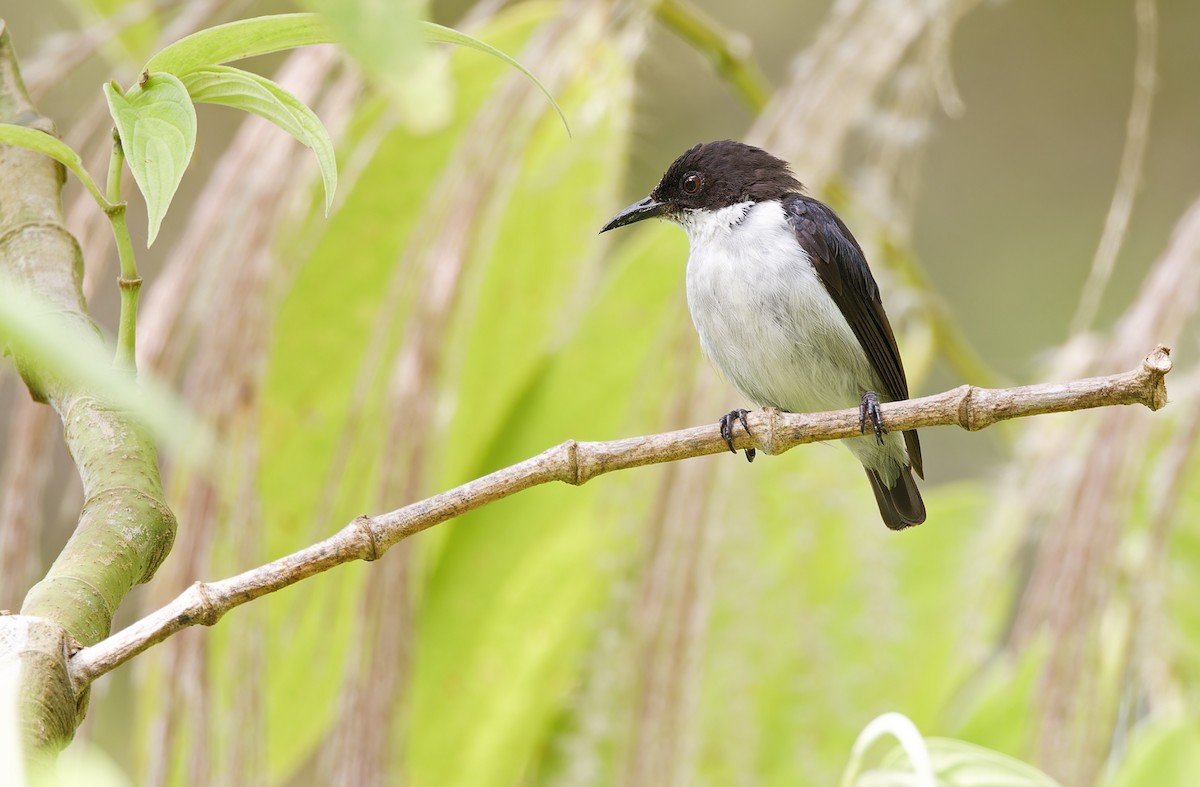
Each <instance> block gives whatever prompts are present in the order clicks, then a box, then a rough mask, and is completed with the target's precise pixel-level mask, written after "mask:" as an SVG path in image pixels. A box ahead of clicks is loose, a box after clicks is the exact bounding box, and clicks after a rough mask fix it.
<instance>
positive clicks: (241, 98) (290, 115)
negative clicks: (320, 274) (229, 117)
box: [182, 66, 337, 216]
mask: <svg viewBox="0 0 1200 787" xmlns="http://www.w3.org/2000/svg"><path fill="white" fill-rule="evenodd" d="M182 82H183V84H184V87H186V88H187V91H188V93H189V94H190V95H191V97H192V101H194V102H196V103H199V104H219V105H221V106H226V107H232V108H233V109H241V110H245V111H246V112H253V113H254V114H256V115H258V116H259V117H262V118H265V119H267V120H269V121H271V122H272V123H274V124H275V125H277V126H279V127H280V128H281V129H283V130H284V131H286V132H287V133H289V134H291V135H292V136H293V137H295V138H296V139H297V140H298V141H299V142H300V143H301V144H303V145H304V146H305V147H307V148H308V149H310V150H311V151H312V152H313V154H314V155H316V157H317V164H318V165H319V166H320V168H321V180H322V182H323V183H324V184H325V215H327V216H328V215H329V209H330V206H331V205H332V204H333V194H334V192H335V191H336V190H337V158H336V156H335V155H334V150H333V140H332V139H330V138H329V133H328V132H327V131H326V130H325V126H324V125H323V124H322V123H321V120H320V118H318V117H317V115H316V113H315V112H313V111H312V110H311V109H309V108H308V107H307V106H306V105H305V104H304V102H303V101H301V100H300V99H298V98H296V97H295V96H293V95H292V94H291V93H289V92H288V91H287V90H284V89H283V88H282V87H280V86H279V85H277V84H276V83H274V82H272V81H271V80H269V79H267V78H266V77H262V76H259V75H258V74H254V73H251V72H249V71H243V70H241V69H240V68H233V67H231V66H206V67H204V68H200V69H197V70H195V71H189V72H188V73H187V74H184V75H183V77H182Z"/></svg>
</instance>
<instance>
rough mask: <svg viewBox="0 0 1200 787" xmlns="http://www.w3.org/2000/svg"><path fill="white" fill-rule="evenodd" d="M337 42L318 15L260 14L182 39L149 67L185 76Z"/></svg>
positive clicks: (168, 47) (159, 54)
mask: <svg viewBox="0 0 1200 787" xmlns="http://www.w3.org/2000/svg"><path fill="white" fill-rule="evenodd" d="M335 41H336V36H334V34H333V30H332V29H331V28H330V27H329V25H328V24H327V23H326V22H325V20H324V19H322V18H321V17H320V16H318V15H317V14H275V15H271V16H257V17H254V18H253V19H242V20H239V21H237V22H230V23H228V24H224V25H217V26H216V27H210V28H208V29H206V30H200V31H198V32H195V33H192V34H191V35H190V36H187V37H185V38H181V39H179V40H178V41H176V42H175V43H173V44H171V45H169V46H167V47H165V48H164V49H163V50H162V51H160V52H159V53H158V54H157V55H155V56H154V57H152V58H150V62H148V63H146V70H147V71H150V72H155V71H165V72H168V73H171V74H175V75H176V76H182V75H183V74H186V73H188V72H189V71H194V70H195V69H197V68H202V67H204V66H211V65H217V64H220V63H228V62H229V61H231V60H241V59H243V58H247V57H254V56H255V55H266V54H269V53H271V52H281V51H283V50H285V49H295V48H296V47H298V46H310V45H312V44H332V43H335Z"/></svg>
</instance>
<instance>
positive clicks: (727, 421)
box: [717, 407, 754, 462]
mask: <svg viewBox="0 0 1200 787" xmlns="http://www.w3.org/2000/svg"><path fill="white" fill-rule="evenodd" d="M749 412H750V411H749V410H744V409H742V408H740V407H739V408H738V409H736V410H730V411H729V412H727V413H725V415H723V416H721V420H720V421H717V423H718V424H720V425H721V437H724V438H725V444H726V445H727V446H729V450H730V451H733V452H734V453H735V454H736V453H737V449H736V448H734V447H733V422H734V421H737V422H738V423H740V424H741V425H742V428H743V429H745V430H746V434H750V424H748V423H746V414H747V413H749ZM746 461H747V462H753V461H754V449H753V448H747V449H746Z"/></svg>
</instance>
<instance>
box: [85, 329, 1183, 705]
mask: <svg viewBox="0 0 1200 787" xmlns="http://www.w3.org/2000/svg"><path fill="white" fill-rule="evenodd" d="M1169 353H1170V350H1169V349H1168V348H1166V347H1163V346H1161V345H1160V346H1159V347H1157V348H1155V349H1154V350H1153V351H1152V352H1151V353H1150V354H1149V355H1148V356H1146V358H1145V359H1144V360H1143V361H1142V363H1141V364H1140V366H1139V367H1138V368H1137V369H1134V370H1132V371H1129V372H1125V373H1122V374H1115V375H1111V376H1108V377H1091V378H1087V379H1083V380H1074V381H1071V382H1066V383H1046V384H1042V385H1027V386H1021V387H1018V388H1004V389H988V388H976V387H974V386H969V385H964V386H960V387H958V388H955V389H953V390H950V391H946V392H945V393H940V394H936V395H934V396H926V397H924V398H921V399H910V400H907V401H902V402H890V403H886V404H884V405H882V411H883V418H884V421H885V422H886V423H887V425H888V428H889V429H890V430H892V431H903V430H907V429H916V428H922V427H926V426H939V425H957V426H961V427H962V428H964V429H967V430H969V431H975V430H978V429H983V428H984V427H987V426H990V425H991V424H994V423H996V422H998V421H1004V420H1007V419H1010V418H1021V417H1025V416H1030V415H1040V414H1042V413H1057V412H1066V411H1069V410H1084V409H1088V408H1093V407H1107V406H1110V405H1118V404H1142V405H1145V406H1146V407H1148V408H1150V409H1151V410H1157V409H1159V408H1160V407H1162V406H1163V405H1165V404H1166V403H1167V390H1166V385H1165V384H1164V382H1163V378H1164V376H1165V375H1166V374H1167V372H1169V371H1170V370H1171V359H1170V355H1169ZM749 424H750V434H749V435H747V434H745V433H744V432H740V433H739V434H738V436H737V438H736V439H735V441H734V444H735V445H736V446H737V447H738V448H756V449H758V450H759V451H762V452H763V453H766V454H780V453H783V452H784V451H787V450H788V449H790V448H793V447H795V446H797V445H803V444H805V443H813V442H818V441H822V440H840V439H844V438H848V437H859V436H860V435H861V432H860V431H859V414H858V408H857V407H855V408H852V409H848V410H837V411H834V412H828V413H814V414H811V415H806V414H797V413H782V412H779V411H777V410H761V411H757V412H754V413H752V414H750V416H749ZM727 450H728V448H727V447H726V445H725V442H724V440H723V439H722V438H721V436H720V433H719V430H718V428H717V426H716V425H715V424H710V425H708V426H697V427H692V428H690V429H682V430H679V431H676V432H667V433H664V434H654V435H645V436H642V437H629V438H624V439H621V440H611V441H608V442H576V441H575V440H568V441H566V442H564V443H561V444H559V445H556V446H554V447H553V448H550V449H549V450H546V451H543V452H542V453H540V454H538V455H537V456H535V457H532V458H530V459H526V460H525V461H523V462H519V463H517V464H515V465H512V466H510V467H506V468H504V469H503V470H497V471H496V472H494V473H491V474H490V475H486V476H483V477H482V478H478V479H476V480H474V481H471V482H469V483H466V484H463V485H462V486H458V487H455V488H454V489H450V490H448V491H446V492H442V493H440V494H437V495H434V496H433V497H430V498H427V499H425V500H421V501H419V502H416V503H412V504H410V505H407V506H404V507H403V508H398V509H396V510H395V511H391V512H388V513H386V514H379V515H377V516H372V517H368V516H360V517H358V518H357V519H355V520H354V521H353V522H351V523H350V524H348V525H346V526H345V527H344V528H342V529H341V530H340V531H338V532H337V533H336V534H334V535H333V536H331V537H329V538H327V539H325V540H323V541H320V542H318V543H316V544H313V545H312V546H309V547H306V548H305V549H302V550H300V551H299V552H295V553H293V554H291V555H288V556H286V557H282V558H279V559H278V560H275V561H272V562H270V563H267V564H266V565H263V566H259V567H258V568H255V569H251V570H250V571H246V572H244V573H242V574H238V575H237V576H233V577H230V578H228V579H223V580H219V581H217V582H197V583H195V584H193V585H192V586H191V587H190V588H188V589H187V590H185V591H184V592H183V593H181V594H180V595H179V596H178V597H176V598H175V599H174V600H173V601H171V602H170V603H169V604H167V605H166V606H165V607H162V608H161V609H159V610H157V611H155V612H153V613H151V614H150V615H148V616H146V617H145V618H143V619H141V620H140V621H138V622H137V623H134V624H133V625H131V626H129V627H128V628H126V629H124V630H123V631H120V632H118V633H116V634H114V635H112V636H110V637H109V638H108V639H105V640H103V641H102V642H99V643H97V644H95V645H93V646H91V647H86V648H83V649H81V650H80V651H78V652H77V653H76V654H75V655H74V656H72V658H71V660H70V663H69V670H70V675H71V680H72V683H73V685H74V687H75V691H76V692H82V691H84V690H85V689H86V688H87V686H88V685H89V684H90V683H91V682H92V681H94V680H95V679H96V678H98V677H100V676H101V675H104V674H105V673H107V672H109V671H111V670H113V669H115V668H116V667H118V666H120V665H121V664H123V663H125V662H126V661H128V660H129V659H131V658H133V657H134V656H136V655H137V654H139V653H141V652H142V651H144V650H146V649H147V648H149V647H150V646H152V645H154V644H156V643H158V642H161V641H163V640H165V639H166V638H167V637H169V636H171V635H172V634H174V633H176V632H178V631H180V630H182V629H184V628H187V627H188V626H193V625H195V624H197V623H201V624H204V625H206V626H211V625H213V624H214V623H216V622H217V621H218V620H220V619H221V617H222V616H223V615H224V614H225V613H226V612H228V611H229V610H231V609H233V608H234V607H236V606H239V605H240V604H244V603H246V602H247V601H251V600H252V599H255V598H258V597H259V596H264V595H266V594H267V593H271V592H274V591H276V590H279V589H281V588H284V587H287V586H288V585H291V584H294V583H296V582H299V581H300V580H302V579H305V578H307V577H310V576H313V575H314V574H319V573H321V572H322V571H326V570H328V569H330V568H333V567H334V566H337V565H341V564H342V563H348V562H350V561H352V560H375V559H377V558H378V557H379V556H381V555H382V554H383V553H384V552H385V551H387V549H388V548H389V547H391V546H393V545H394V544H396V543H397V542H398V541H401V540H402V539H405V538H407V537H409V536H411V535H414V534H416V533H419V532H421V531H422V530H425V529H427V528H430V527H433V526H434V525H436V524H439V523H441V522H445V521H446V520H448V519H453V518H454V517H457V516H459V515H461V514H464V513H466V512H468V511H471V510H473V509H476V508H479V507H480V506H482V505H485V504H487V503H491V502H493V501H495V500H499V499H501V498H504V497H508V496H510V495H513V494H516V493H517V492H520V491H522V490H525V489H528V488H530V487H533V486H537V485H539V484H545V483H549V482H551V481H562V482H564V483H568V484H574V485H579V484H582V483H584V482H586V481H589V480H591V479H593V478H595V477H596V476H599V475H603V474H605V473H610V472H612V471H614V470H623V469H626V468H631V467H640V466H642V465H649V464H657V463H660V462H673V461H676V460H679V459H686V458H690V457H695V456H703V455H707V454H717V453H721V452H723V451H727Z"/></svg>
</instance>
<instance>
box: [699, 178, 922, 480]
mask: <svg viewBox="0 0 1200 787" xmlns="http://www.w3.org/2000/svg"><path fill="white" fill-rule="evenodd" d="M743 214H744V215H745V218H743V219H742V220H741V221H740V222H738V223H736V224H732V222H735V221H736V220H737V218H738V217H739V216H742V215H743ZM731 224H732V226H731ZM684 229H685V230H686V231H687V233H688V240H689V245H690V247H691V253H690V255H689V257H688V265H687V296H688V309H689V310H690V311H691V315H692V322H693V323H694V324H695V326H696V331H697V332H698V333H699V334H700V345H701V347H702V348H703V350H704V353H705V355H707V356H708V357H709V358H710V359H711V360H712V361H713V363H715V364H716V365H717V368H718V369H720V370H721V373H722V374H724V375H725V377H726V378H727V379H728V380H729V381H730V382H731V383H733V385H734V386H736V387H737V388H738V389H739V390H740V391H741V392H742V393H743V394H745V395H746V396H747V397H749V398H750V399H751V400H752V401H753V402H754V403H755V404H757V405H759V406H761V407H775V408H778V409H780V410H786V411H789V412H821V411H824V410H838V409H842V408H846V407H857V406H858V404H859V402H860V401H861V399H862V394H863V392H864V391H868V390H871V391H875V392H877V393H878V394H879V397H880V400H886V398H887V397H886V395H885V394H883V393H882V391H881V388H882V381H881V380H880V378H879V376H878V375H876V374H875V373H874V372H873V370H872V369H871V365H870V363H869V362H868V360H867V357H866V354H865V353H864V352H863V350H862V347H861V346H860V345H859V343H858V339H857V337H855V335H854V332H853V331H852V330H851V329H850V325H849V324H848V323H847V322H846V319H845V318H844V317H843V316H842V313H841V310H840V309H838V307H837V304H836V303H834V301H833V298H831V297H830V295H829V293H828V291H826V289H825V286H824V285H823V284H822V283H821V280H820V278H819V277H818V276H817V272H816V270H815V269H814V268H813V266H812V264H811V262H809V259H808V256H807V255H806V254H805V253H804V252H803V250H802V249H801V248H800V246H799V245H798V244H797V243H796V236H795V234H794V232H793V231H792V230H791V228H790V227H789V226H788V224H787V223H786V220H785V217H784V215H783V208H782V206H781V205H780V204H779V203H778V202H763V203H759V204H756V205H749V204H745V205H734V206H732V207H730V208H725V209H723V210H721V211H716V212H714V213H712V214H710V215H708V216H704V217H698V216H696V215H693V217H692V218H691V221H690V222H688V223H685V224H684ZM847 445H848V447H849V448H850V450H851V451H852V452H853V453H854V454H855V455H857V456H858V457H859V459H860V460H862V461H863V463H864V464H868V466H871V467H875V468H877V469H881V470H883V469H884V468H883V465H893V463H894V462H897V461H900V462H904V461H906V459H905V457H904V453H903V447H902V441H901V440H900V439H899V435H889V437H888V438H887V440H886V443H885V445H884V446H876V445H875V443H874V437H873V436H872V437H871V438H869V439H865V438H864V439H858V440H851V441H847ZM884 455H887V456H886V458H885V456H884ZM889 469H890V468H889ZM886 474H887V475H889V476H890V475H892V473H891V472H887V473H886Z"/></svg>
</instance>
